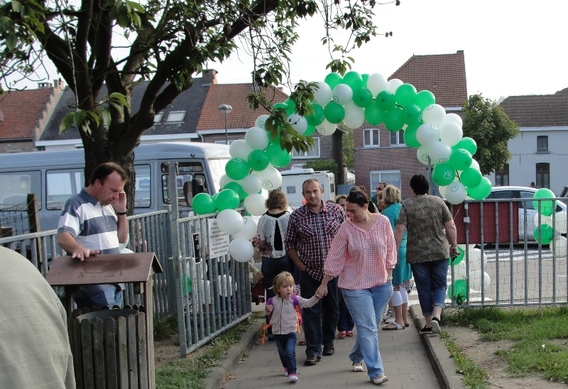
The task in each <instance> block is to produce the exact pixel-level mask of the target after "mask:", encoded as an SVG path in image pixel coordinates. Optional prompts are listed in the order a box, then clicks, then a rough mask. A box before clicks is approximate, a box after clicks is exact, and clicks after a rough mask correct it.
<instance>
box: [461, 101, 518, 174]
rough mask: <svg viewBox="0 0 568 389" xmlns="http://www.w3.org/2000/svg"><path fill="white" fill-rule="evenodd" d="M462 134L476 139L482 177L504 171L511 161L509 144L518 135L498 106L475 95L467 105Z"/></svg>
mask: <svg viewBox="0 0 568 389" xmlns="http://www.w3.org/2000/svg"><path fill="white" fill-rule="evenodd" d="M464 113H465V117H464V120H463V126H462V128H463V135H464V136H468V137H470V138H472V139H474V140H475V142H476V143H477V153H476V154H475V155H474V158H475V159H476V161H477V162H478V163H479V167H480V171H481V173H482V174H489V173H491V172H493V171H499V170H501V169H502V168H503V167H504V166H505V165H506V164H507V162H508V161H509V159H510V158H511V153H510V152H509V150H508V149H507V142H508V141H509V139H513V138H514V137H515V136H517V134H518V133H519V126H517V124H515V123H514V122H513V121H512V120H511V119H509V117H508V116H507V114H506V113H505V111H503V109H502V108H501V107H499V106H498V105H497V104H496V103H494V102H492V101H491V100H489V99H486V98H484V97H483V96H482V95H480V94H477V95H472V96H470V97H469V99H468V101H467V103H466V104H465V105H464Z"/></svg>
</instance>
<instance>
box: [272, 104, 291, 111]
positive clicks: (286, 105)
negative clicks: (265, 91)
mask: <svg viewBox="0 0 568 389" xmlns="http://www.w3.org/2000/svg"><path fill="white" fill-rule="evenodd" d="M274 109H276V110H278V109H283V110H287V109H288V104H286V103H276V104H274Z"/></svg>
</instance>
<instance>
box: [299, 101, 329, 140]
mask: <svg viewBox="0 0 568 389" xmlns="http://www.w3.org/2000/svg"><path fill="white" fill-rule="evenodd" d="M312 109H313V110H314V112H313V113H311V114H309V115H306V120H307V121H308V124H311V125H312V126H319V125H320V124H321V123H322V122H323V119H325V111H324V109H323V107H322V106H321V105H319V104H318V103H313V104H312ZM304 136H306V133H305V132H304Z"/></svg>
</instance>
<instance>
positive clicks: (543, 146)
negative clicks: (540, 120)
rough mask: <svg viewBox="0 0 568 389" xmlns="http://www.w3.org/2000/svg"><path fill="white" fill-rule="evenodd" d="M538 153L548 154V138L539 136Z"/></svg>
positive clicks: (537, 142) (537, 138) (537, 139)
mask: <svg viewBox="0 0 568 389" xmlns="http://www.w3.org/2000/svg"><path fill="white" fill-rule="evenodd" d="M536 152H537V153H543V152H548V136H547V135H539V136H537V137H536Z"/></svg>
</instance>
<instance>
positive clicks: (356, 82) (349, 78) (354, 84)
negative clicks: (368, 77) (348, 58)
mask: <svg viewBox="0 0 568 389" xmlns="http://www.w3.org/2000/svg"><path fill="white" fill-rule="evenodd" d="M343 83H344V84H347V85H349V86H350V87H351V89H352V90H355V89H360V88H362V87H363V79H362V78H361V75H360V74H359V73H357V72H355V71H349V72H347V73H345V75H344V76H343Z"/></svg>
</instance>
